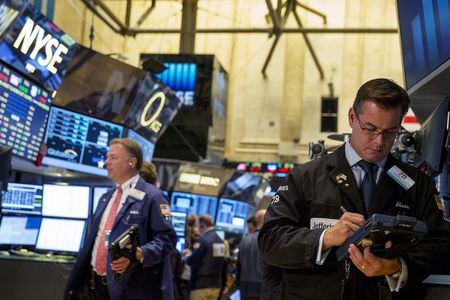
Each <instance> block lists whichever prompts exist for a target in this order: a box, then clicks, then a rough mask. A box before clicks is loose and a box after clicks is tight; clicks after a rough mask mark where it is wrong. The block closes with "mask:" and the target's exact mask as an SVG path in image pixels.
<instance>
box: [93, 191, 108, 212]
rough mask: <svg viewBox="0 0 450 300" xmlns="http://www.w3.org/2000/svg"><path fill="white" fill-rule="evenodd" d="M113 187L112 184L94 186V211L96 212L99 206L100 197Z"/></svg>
mask: <svg viewBox="0 0 450 300" xmlns="http://www.w3.org/2000/svg"><path fill="white" fill-rule="evenodd" d="M111 188H112V187H110V186H94V188H93V195H92V213H95V210H96V209H97V206H98V201H100V198H101V197H102V196H103V194H105V193H106V192H107V191H109V190H110V189H111Z"/></svg>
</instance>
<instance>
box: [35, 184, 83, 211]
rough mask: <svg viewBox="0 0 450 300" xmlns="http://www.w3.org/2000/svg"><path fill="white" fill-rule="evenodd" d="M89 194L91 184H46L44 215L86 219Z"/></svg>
mask: <svg viewBox="0 0 450 300" xmlns="http://www.w3.org/2000/svg"><path fill="white" fill-rule="evenodd" d="M89 194H90V191H89V186H74V185H56V184H44V192H43V200H42V215H43V216H45V217H62V218H79V219H86V218H87V217H88V215H89Z"/></svg>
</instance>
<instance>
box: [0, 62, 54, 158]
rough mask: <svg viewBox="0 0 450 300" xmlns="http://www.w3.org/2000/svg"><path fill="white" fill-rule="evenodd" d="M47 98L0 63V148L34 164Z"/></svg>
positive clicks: (43, 128)
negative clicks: (0, 146)
mask: <svg viewBox="0 0 450 300" xmlns="http://www.w3.org/2000/svg"><path fill="white" fill-rule="evenodd" d="M51 99H52V97H51V94H50V93H48V92H47V91H45V90H44V89H43V88H41V87H40V86H39V85H37V84H35V83H33V82H32V81H30V80H29V79H27V78H26V77H24V76H23V75H21V74H19V73H18V72H15V71H14V70H13V69H12V68H10V67H9V66H6V65H5V64H3V63H2V62H0V100H1V103H2V105H1V106H0V123H1V130H0V144H2V145H7V146H10V147H12V151H13V154H14V155H17V156H19V157H21V158H25V159H27V160H31V161H36V158H37V155H38V153H39V148H40V146H41V144H42V139H43V138H44V134H45V125H46V124H47V119H48V112H49V110H50V102H51Z"/></svg>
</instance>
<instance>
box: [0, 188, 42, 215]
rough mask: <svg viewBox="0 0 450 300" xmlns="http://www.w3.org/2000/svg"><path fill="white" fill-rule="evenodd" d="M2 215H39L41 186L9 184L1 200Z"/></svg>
mask: <svg viewBox="0 0 450 300" xmlns="http://www.w3.org/2000/svg"><path fill="white" fill-rule="evenodd" d="M2 213H16V214H30V215H41V213H42V185H34V184H23V183H9V184H8V190H7V191H6V192H5V193H4V194H3V198H2Z"/></svg>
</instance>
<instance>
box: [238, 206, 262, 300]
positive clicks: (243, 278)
mask: <svg viewBox="0 0 450 300" xmlns="http://www.w3.org/2000/svg"><path fill="white" fill-rule="evenodd" d="M265 213H266V210H265V209H260V210H258V211H257V212H256V213H255V216H254V220H255V224H256V229H255V230H254V231H253V232H251V233H249V234H247V235H245V236H244V237H243V238H242V240H241V243H240V244H239V254H238V260H237V283H238V286H239V289H240V292H241V299H242V300H257V299H259V295H260V292H261V283H262V265H263V262H262V256H261V254H260V253H259V249H258V234H259V229H260V228H261V226H262V224H263V222H264V214H265Z"/></svg>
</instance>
